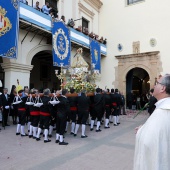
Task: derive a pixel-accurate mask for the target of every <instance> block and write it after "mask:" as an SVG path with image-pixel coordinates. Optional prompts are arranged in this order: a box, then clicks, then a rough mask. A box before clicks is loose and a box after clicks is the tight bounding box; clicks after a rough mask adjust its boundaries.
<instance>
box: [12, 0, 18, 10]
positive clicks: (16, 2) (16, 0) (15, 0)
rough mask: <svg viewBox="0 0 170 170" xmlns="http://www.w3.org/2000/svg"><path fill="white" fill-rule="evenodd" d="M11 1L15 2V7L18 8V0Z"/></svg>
mask: <svg viewBox="0 0 170 170" xmlns="http://www.w3.org/2000/svg"><path fill="white" fill-rule="evenodd" d="M11 3H13V6H14V8H15V9H16V10H18V0H11Z"/></svg>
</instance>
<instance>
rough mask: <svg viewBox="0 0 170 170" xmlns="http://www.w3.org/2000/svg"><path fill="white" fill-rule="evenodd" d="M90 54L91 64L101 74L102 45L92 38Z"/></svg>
mask: <svg viewBox="0 0 170 170" xmlns="http://www.w3.org/2000/svg"><path fill="white" fill-rule="evenodd" d="M90 53H91V64H93V65H94V69H95V70H99V72H101V63H100V62H101V50H100V43H99V42H97V41H95V40H93V39H91V38H90Z"/></svg>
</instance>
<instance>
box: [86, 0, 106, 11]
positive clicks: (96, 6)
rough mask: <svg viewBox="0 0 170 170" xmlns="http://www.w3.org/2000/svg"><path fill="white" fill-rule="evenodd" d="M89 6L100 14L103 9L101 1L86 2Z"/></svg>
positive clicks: (88, 0)
mask: <svg viewBox="0 0 170 170" xmlns="http://www.w3.org/2000/svg"><path fill="white" fill-rule="evenodd" d="M84 1H85V2H86V3H87V4H89V5H90V6H91V7H93V8H94V9H96V10H97V11H98V12H99V10H100V8H101V7H102V5H103V3H102V2H101V1H100V0H84Z"/></svg>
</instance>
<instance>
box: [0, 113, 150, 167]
mask: <svg viewBox="0 0 170 170" xmlns="http://www.w3.org/2000/svg"><path fill="white" fill-rule="evenodd" d="M133 114H134V113H128V115H126V116H125V115H123V116H120V121H121V124H120V125H119V126H117V127H115V126H113V124H110V127H111V128H110V129H104V128H103V126H102V127H101V129H102V132H98V133H97V132H95V131H92V132H91V131H89V129H90V127H89V126H87V133H86V134H87V135H88V138H84V139H82V138H81V137H80V136H81V128H80V129H79V133H78V135H77V137H73V136H72V135H70V134H69V133H67V134H66V135H65V141H66V142H69V145H68V146H59V145H58V144H56V143H55V137H54V136H55V133H53V137H52V138H51V139H52V141H51V142H50V143H44V142H43V139H41V141H36V140H34V139H31V138H28V137H21V136H16V135H15V131H16V126H14V125H11V126H10V127H6V129H5V130H3V129H2V128H1V129H2V130H1V132H0V170H111V169H112V170H132V169H133V157H134V147H135V131H134V128H135V127H137V126H138V125H140V124H142V123H144V122H145V121H146V120H147V118H148V114H147V112H146V111H144V112H142V113H141V114H140V115H138V116H137V117H136V118H135V119H133Z"/></svg>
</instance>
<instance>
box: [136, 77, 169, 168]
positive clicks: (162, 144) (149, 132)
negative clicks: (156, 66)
mask: <svg viewBox="0 0 170 170" xmlns="http://www.w3.org/2000/svg"><path fill="white" fill-rule="evenodd" d="M153 96H154V97H155V98H156V99H157V100H158V102H157V103H156V104H155V105H156V109H155V110H154V112H153V113H152V115H151V116H150V117H149V118H148V120H147V121H146V123H145V124H144V125H142V126H140V128H139V127H138V128H136V130H137V134H136V148H135V157H134V170H169V169H170V161H169V160H170V74H166V75H165V76H163V77H161V78H160V79H158V81H157V83H156V85H155V87H154V93H153Z"/></svg>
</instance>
